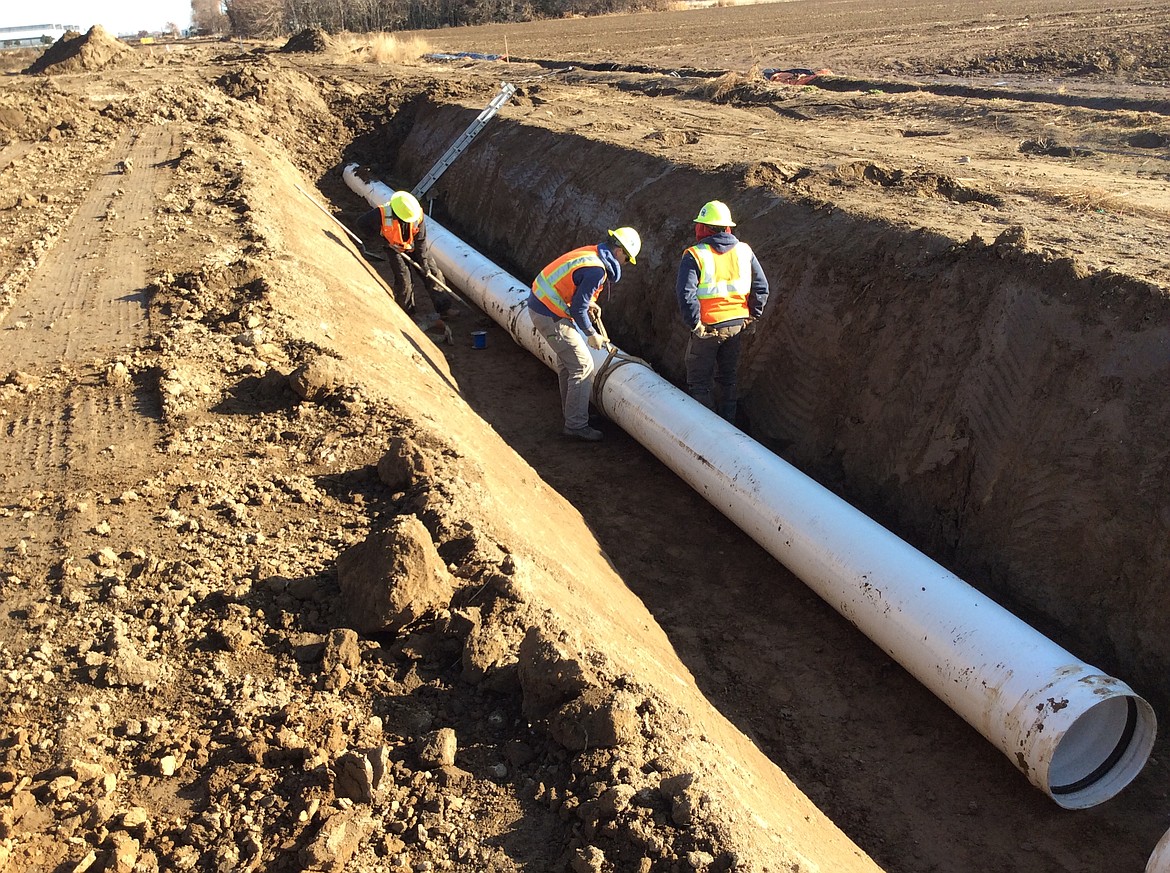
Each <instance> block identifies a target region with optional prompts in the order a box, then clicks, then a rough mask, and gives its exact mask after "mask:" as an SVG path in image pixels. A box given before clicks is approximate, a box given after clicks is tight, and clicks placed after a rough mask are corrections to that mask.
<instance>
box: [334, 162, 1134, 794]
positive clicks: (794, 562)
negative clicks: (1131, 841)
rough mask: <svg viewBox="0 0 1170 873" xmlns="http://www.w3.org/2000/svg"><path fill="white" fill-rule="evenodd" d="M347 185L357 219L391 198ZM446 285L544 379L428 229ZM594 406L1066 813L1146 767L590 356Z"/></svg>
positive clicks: (1061, 680) (477, 281) (1057, 659)
mask: <svg viewBox="0 0 1170 873" xmlns="http://www.w3.org/2000/svg"><path fill="white" fill-rule="evenodd" d="M344 176H345V179H346V182H347V183H348V184H349V186H350V188H351V189H352V190H354V191H355V192H357V193H358V194H361V195H362V196H363V197H365V199H366V201H367V202H369V203H370V204H371V205H380V204H384V203H385V202H387V201H388V200H389V198H390V195H391V194H392V193H393V192H392V191H391V189H389V188H387V187H386V186H385V185H383V184H382V183H380V182H366V181H363V180H362V179H360V178H359V177H358V176H357V173H356V165H351V166H349V167H346V169H345V171H344ZM427 235H428V239H429V240H430V246H431V249H430V251H431V254H432V257H433V258H434V260H435V262H436V263H437V264H438V266H439V268H440V269H441V270H442V271H443V273H444V274H445V275H446V277H447V279H448V280H449V281H450V282H451V283H452V284H454V285H455V286H457V287H458V288H459V289H460V290H461V291H462V292H463V293H464V294H466V295H467V296H468V297H469V298H471V299H472V300H473V301H474V302H475V303H476V304H477V305H479V306H480V307H481V308H482V309H483V310H484V312H486V313H487V314H488V315H490V316H491V317H492V318H493V319H494V320H495V321H496V322H497V323H498V324H500V325H501V326H502V327H504V328H505V329H506V330H508V331H509V332H510V333H511V334H512V336H513V337H515V338H516V340H517V341H518V342H519V343H520V344H521V345H523V346H524V347H525V348H527V349H528V350H529V351H531V352H533V353H534V354H536V355H537V356H538V357H540V358H541V359H542V360H543V361H544V362H545V363H546V364H548V365H549V366H550V367H554V368H555V366H556V364H555V357H554V355H553V353H552V350H551V349H550V348H549V347H548V345H547V343H545V341H544V339H543V337H541V336H540V334H538V333H537V331H536V330H535V328H534V327H533V325H532V322H531V320H530V319H529V318H528V310H527V307H526V305H525V300H526V298H527V296H528V291H529V289H528V286H526V285H524V284H523V283H521V282H519V281H518V280H517V279H515V278H514V277H512V276H510V275H509V274H508V273H506V272H505V271H504V270H501V269H500V268H499V267H497V266H496V265H495V264H493V263H492V262H491V261H489V260H488V259H487V258H485V257H483V256H482V255H481V254H479V253H478V252H476V251H475V250H474V249H472V248H470V247H469V246H468V245H466V244H465V243H463V242H462V241H461V240H459V239H457V238H456V237H455V236H454V235H452V234H451V233H450V232H448V231H446V230H445V229H444V228H442V227H441V226H440V225H439V224H438V222H436V221H434V220H433V219H428V220H427ZM594 356H595V361H596V363H597V364H598V373H597V375H596V376H595V377H594V385H593V396H594V402H595V404H596V405H597V406H598V408H599V409H601V410H602V411H603V412H604V413H605V414H606V415H607V416H608V417H609V418H611V419H612V420H613V421H615V422H617V423H618V424H619V425H620V426H621V427H622V428H623V429H624V430H625V431H626V432H627V433H629V434H630V435H631V436H633V437H634V438H635V439H636V440H638V442H640V443H641V444H642V445H643V446H645V447H646V448H647V449H649V450H650V451H651V452H653V454H654V455H655V456H656V457H657V458H658V459H659V460H661V461H662V462H663V463H664V464H666V465H667V466H668V467H670V468H671V469H672V470H674V471H675V472H676V473H677V474H678V475H679V476H681V477H682V478H683V479H684V480H686V482H687V483H688V484H690V485H691V486H692V487H693V488H694V489H695V490H696V491H698V492H699V493H700V494H702V495H703V496H704V497H706V498H707V500H708V501H710V502H711V503H712V504H713V505H714V506H715V507H716V508H718V509H719V510H720V511H721V512H723V513H724V514H725V515H726V516H727V517H728V518H730V519H731V520H732V521H733V522H735V523H736V524H737V525H738V526H739V527H740V528H742V529H743V530H744V531H745V532H746V533H747V534H748V535H749V536H751V537H752V539H754V540H755V541H756V542H757V543H759V544H760V545H761V546H763V547H764V548H765V549H767V550H768V552H769V553H770V554H771V555H772V556H773V557H775V558H776V559H777V560H779V561H780V562H781V563H782V564H784V566H786V567H787V568H788V569H789V570H791V571H792V572H793V573H794V574H796V575H797V576H798V577H799V578H800V579H801V580H802V581H804V582H805V584H807V585H808V586H809V587H811V588H812V589H813V590H814V591H816V593H817V594H819V595H820V596H821V597H822V598H823V599H824V600H825V601H826V602H828V603H829V604H830V605H831V606H833V607H834V608H835V609H836V610H837V611H838V612H840V613H841V614H842V615H844V616H845V617H846V618H847V619H849V620H850V621H851V622H853V623H854V624H855V625H856V626H857V627H858V628H860V629H861V630H862V632H864V633H865V634H866V636H868V637H869V638H870V639H871V640H873V641H874V642H875V643H877V644H878V645H879V646H881V648H882V649H883V650H885V651H886V652H887V653H888V654H889V655H890V657H892V658H894V659H895V660H896V661H897V662H898V663H899V664H901V665H902V666H903V667H905V668H906V669H907V670H908V671H909V672H910V673H911V674H913V675H914V676H915V678H917V679H918V680H919V681H920V682H922V683H923V684H924V685H926V686H927V687H928V688H929V689H930V690H931V691H933V692H934V693H935V694H936V695H938V696H939V697H940V698H942V700H944V701H945V702H946V703H947V705H948V706H950V707H951V708H952V709H954V710H955V712H957V713H958V714H959V715H961V716H962V717H963V718H964V719H966V721H967V722H968V723H970V724H971V725H972V726H973V727H974V728H975V729H976V730H978V731H979V732H980V733H981V734H983V736H984V737H986V738H987V739H988V740H989V741H990V742H992V743H993V744H994V745H995V746H996V747H998V748H999V749H1000V750H1001V751H1002V752H1003V753H1004V754H1005V755H1007V757H1008V759H1009V760H1010V761H1011V762H1012V763H1013V764H1015V766H1016V767H1017V768H1018V769H1019V770H1020V771H1021V772H1023V773H1024V774H1025V775H1026V776H1027V777H1028V779H1029V781H1031V782H1032V784H1033V785H1035V786H1036V787H1037V788H1039V789H1040V790H1041V791H1043V792H1045V793H1046V794H1048V795H1049V796H1050V797H1051V798H1052V799H1053V800H1054V801H1056V803H1057V804H1059V805H1060V806H1062V807H1064V808H1066V809H1083V808H1087V807H1091V806H1095V805H1097V804H1099V803H1102V802H1104V801H1106V800H1108V799H1109V798H1111V797H1113V796H1114V795H1115V794H1117V792H1119V791H1121V789H1123V788H1124V787H1125V786H1126V785H1128V784H1129V783H1130V782H1131V781H1132V780H1133V779H1134V777H1136V776H1137V774H1138V773H1139V772H1140V771H1141V769H1142V768H1143V767H1144V766H1145V763H1146V761H1147V760H1148V758H1149V755H1150V752H1151V750H1152V748H1153V745H1154V737H1155V734H1156V731H1157V720H1156V718H1155V716H1154V711H1153V709H1152V708H1151V707H1150V705H1149V704H1148V703H1147V702H1146V701H1145V700H1143V699H1142V698H1141V697H1139V696H1138V695H1137V694H1135V693H1134V691H1133V690H1132V689H1131V688H1130V687H1129V686H1128V685H1126V684H1125V683H1124V682H1122V681H1120V680H1119V679H1115V678H1112V677H1110V676H1107V675H1105V674H1104V673H1102V672H1101V671H1099V670H1097V669H1096V668H1094V667H1091V666H1090V665H1088V664H1086V663H1084V662H1082V661H1080V660H1079V659H1077V658H1076V657H1074V656H1073V655H1071V654H1070V653H1069V652H1067V651H1065V650H1064V649H1063V648H1061V647H1060V646H1058V645H1056V643H1054V642H1052V641H1051V640H1049V639H1048V638H1047V637H1045V636H1043V635H1042V634H1040V633H1039V632H1037V631H1036V630H1035V629H1034V628H1032V627H1030V626H1029V625H1027V624H1025V623H1024V622H1023V621H1021V620H1020V619H1018V618H1016V617H1015V616H1014V615H1012V614H1011V613H1010V612H1008V611H1007V610H1005V609H1003V608H1002V607H1001V606H999V605H998V604H996V603H995V602H994V601H992V600H990V599H988V598H987V597H984V596H983V595H982V594H980V593H979V592H978V591H976V590H975V589H974V588H972V587H971V586H969V585H968V584H967V583H965V582H964V581H963V580H961V579H959V578H958V577H957V576H955V575H954V574H953V573H951V572H949V571H948V570H946V569H945V568H943V567H942V566H940V565H939V564H937V563H935V562H934V561H932V560H931V559H930V558H928V557H926V555H924V554H922V553H921V552H919V551H918V550H916V549H914V548H913V547H912V546H910V545H909V544H908V543H906V542H905V541H903V540H901V539H899V538H898V537H896V536H894V534H892V533H890V532H889V531H888V530H886V529H885V528H883V527H881V526H880V525H878V524H877V523H876V522H874V521H873V520H872V519H870V518H869V517H867V516H866V515H864V514H862V513H861V512H859V511H858V510H856V509H854V508H853V507H852V506H850V505H849V504H848V503H846V502H845V501H843V500H841V499H840V498H838V497H837V496H835V495H834V494H832V493H831V492H829V491H828V490H826V489H825V488H822V487H821V486H820V485H818V484H817V483H816V482H814V481H813V480H812V479H810V478H809V477H808V476H805V475H804V474H803V473H801V472H800V471H799V470H797V469H796V468H795V467H792V466H791V465H790V464H787V463H785V462H784V461H783V460H781V459H780V458H779V457H777V456H776V455H774V454H773V453H772V452H770V451H768V450H767V449H765V448H764V447H763V446H761V445H760V444H759V443H757V442H756V441H755V440H753V439H752V438H751V437H749V436H747V434H745V433H743V432H742V431H740V430H739V429H737V428H735V427H733V426H732V425H730V424H728V423H727V422H725V421H724V420H723V419H721V418H720V417H719V416H717V415H715V414H714V413H712V412H711V411H709V410H708V409H706V408H705V407H703V406H702V405H701V404H699V403H697V402H695V401H694V400H692V399H691V398H690V397H688V396H687V395H686V394H684V393H683V392H681V391H679V390H678V389H676V388H675V387H674V386H672V385H671V384H670V383H669V382H667V381H666V380H664V379H662V378H661V377H660V376H658V375H657V374H655V373H654V372H653V371H652V370H651V369H650V368H649V367H648V366H645V365H643V364H642V363H640V362H638V361H636V359H633V358H630V357H629V356H626V355H624V354H621V353H619V354H617V355H615V356H611V355H609V354H607V353H606V352H600V351H599V352H595V353H594Z"/></svg>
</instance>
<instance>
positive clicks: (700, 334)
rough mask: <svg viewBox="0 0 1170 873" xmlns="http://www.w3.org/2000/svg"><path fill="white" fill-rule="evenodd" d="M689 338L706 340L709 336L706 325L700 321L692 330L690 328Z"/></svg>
mask: <svg viewBox="0 0 1170 873" xmlns="http://www.w3.org/2000/svg"><path fill="white" fill-rule="evenodd" d="M691 336H693V337H695V338H696V339H706V338H707V337H708V336H709V332H708V330H707V325H705V324H703V322H701V321H700V322H699V323H698V324H696V325H695V326H694V327H693V328H691Z"/></svg>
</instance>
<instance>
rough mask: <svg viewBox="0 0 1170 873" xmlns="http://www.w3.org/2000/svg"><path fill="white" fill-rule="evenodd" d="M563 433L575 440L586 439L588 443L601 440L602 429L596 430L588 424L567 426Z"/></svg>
mask: <svg viewBox="0 0 1170 873" xmlns="http://www.w3.org/2000/svg"><path fill="white" fill-rule="evenodd" d="M561 433H563V434H564V435H565V436H567V437H572V438H573V439H575V440H585V442H588V443H596V442H600V440H601V431H599V430H595V429H594V428H591V427H589V426H588V425H586V426H585V427H566V428H565V429H564V430H563V431H561Z"/></svg>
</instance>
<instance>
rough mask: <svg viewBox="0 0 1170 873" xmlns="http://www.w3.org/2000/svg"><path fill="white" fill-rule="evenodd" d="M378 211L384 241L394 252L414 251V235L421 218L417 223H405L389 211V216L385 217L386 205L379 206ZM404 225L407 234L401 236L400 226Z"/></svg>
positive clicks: (419, 225)
mask: <svg viewBox="0 0 1170 873" xmlns="http://www.w3.org/2000/svg"><path fill="white" fill-rule="evenodd" d="M378 211H379V212H381V213H382V236H383V237H384V238H385V240H386V242H388V243H389V244H390V248H392V249H394V251H396V252H412V251H414V236H415V234H416V233H418V229H419V228H420V227H422V223H423V220H422V219H421V218H420V219H419V220H418V224H406V222H405V221H402V220H401V219H399V218H398V216H396V215H395V214H394V213H393V212H391V213H390V218H389V220H387V218H386V207H384V206H379V207H378ZM404 224H405V225H406V229H407V234H406V236H405V237H403V236H402V226H403V225H404Z"/></svg>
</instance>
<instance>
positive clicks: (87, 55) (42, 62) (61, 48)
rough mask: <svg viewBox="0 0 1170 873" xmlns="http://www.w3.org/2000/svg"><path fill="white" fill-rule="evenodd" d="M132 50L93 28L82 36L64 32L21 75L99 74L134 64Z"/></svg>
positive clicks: (134, 55)
mask: <svg viewBox="0 0 1170 873" xmlns="http://www.w3.org/2000/svg"><path fill="white" fill-rule="evenodd" d="M138 62H139V59H138V55H136V54H135V53H134V49H132V48H131V47H130V46H128V45H126V43H124V42H122V41H121V40H120V39H118V38H117V37H115V36H113V35H112V34H110V33H109V32H108V31H107V30H106V29H105V28H104V27H102V26H101V25H100V24H95V25H94V26H93V27H91V28H90V29H89V30H88V31H86V33H85V34H84V35H82V34H80V33H77V32H76V31H73V30H71V31H68V32H67V33H64V34H62V35H61V38H60V39H58V40H57V41H56V42H55V43H53V44H52V45H51V46H49V48H48V49H47V50H46V51H45V53H44V54H43V55H41V56H40V57H39V58H37V60H36V61H35V62H33V63H32V64H31V65H29V66H28V67H27V68H26V69H25V70H24V72H25V73H28V74H30V75H32V74H36V73H77V72H81V71H93V70H100V69H103V68H105V67H108V66H126V65H129V64H135V63H138Z"/></svg>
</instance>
